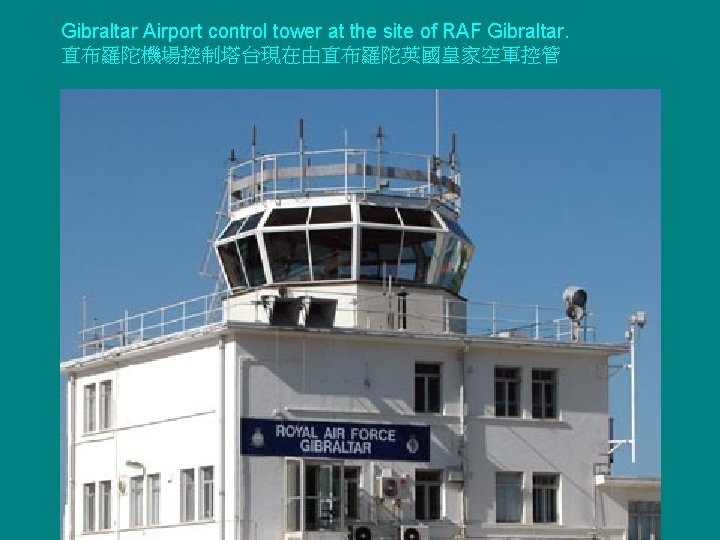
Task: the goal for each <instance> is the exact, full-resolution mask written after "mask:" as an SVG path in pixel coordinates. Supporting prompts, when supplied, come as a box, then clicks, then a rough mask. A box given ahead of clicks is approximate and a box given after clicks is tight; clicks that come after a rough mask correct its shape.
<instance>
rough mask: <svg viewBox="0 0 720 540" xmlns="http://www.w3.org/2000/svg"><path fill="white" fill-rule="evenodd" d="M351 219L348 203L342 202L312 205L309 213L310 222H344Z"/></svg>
mask: <svg viewBox="0 0 720 540" xmlns="http://www.w3.org/2000/svg"><path fill="white" fill-rule="evenodd" d="M347 221H352V216H351V215H350V205H349V204H343V205H337V206H313V209H312V213H311V214H310V223H311V224H317V223H344V222H347Z"/></svg>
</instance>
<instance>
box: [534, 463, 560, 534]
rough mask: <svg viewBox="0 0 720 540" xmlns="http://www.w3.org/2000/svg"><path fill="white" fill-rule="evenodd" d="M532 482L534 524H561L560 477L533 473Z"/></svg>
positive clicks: (553, 474) (554, 474)
mask: <svg viewBox="0 0 720 540" xmlns="http://www.w3.org/2000/svg"><path fill="white" fill-rule="evenodd" d="M540 480H542V481H543V482H540ZM532 482H533V484H532V488H533V489H532V502H533V523H560V475H559V474H558V473H533V477H532ZM548 503H550V504H548Z"/></svg>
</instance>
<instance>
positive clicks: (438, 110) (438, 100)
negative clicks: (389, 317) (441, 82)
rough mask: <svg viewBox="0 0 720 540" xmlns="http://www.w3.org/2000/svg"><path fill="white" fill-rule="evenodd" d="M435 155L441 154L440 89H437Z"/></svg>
mask: <svg viewBox="0 0 720 540" xmlns="http://www.w3.org/2000/svg"><path fill="white" fill-rule="evenodd" d="M435 155H436V156H439V155H440V90H438V89H435Z"/></svg>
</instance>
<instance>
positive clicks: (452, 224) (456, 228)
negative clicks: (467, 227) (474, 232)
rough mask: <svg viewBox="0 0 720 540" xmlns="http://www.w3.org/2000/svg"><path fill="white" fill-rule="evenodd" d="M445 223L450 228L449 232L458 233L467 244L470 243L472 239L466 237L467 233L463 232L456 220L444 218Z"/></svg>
mask: <svg viewBox="0 0 720 540" xmlns="http://www.w3.org/2000/svg"><path fill="white" fill-rule="evenodd" d="M445 224H446V225H447V227H448V229H450V231H451V232H453V233H455V234H456V235H458V236H459V237H460V238H462V239H463V240H465V241H466V242H467V243H468V244H472V240H470V238H468V235H467V234H465V231H464V230H463V229H462V227H461V226H460V225H459V224H458V223H457V221H452V220H450V219H446V220H445Z"/></svg>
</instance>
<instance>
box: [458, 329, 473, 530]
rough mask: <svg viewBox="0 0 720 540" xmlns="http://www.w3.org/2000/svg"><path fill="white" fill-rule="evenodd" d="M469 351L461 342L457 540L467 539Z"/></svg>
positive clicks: (459, 355) (466, 344)
mask: <svg viewBox="0 0 720 540" xmlns="http://www.w3.org/2000/svg"><path fill="white" fill-rule="evenodd" d="M469 350H470V345H469V344H468V343H467V342H465V341H464V342H463V347H462V349H460V350H459V351H458V360H460V437H461V441H462V449H461V452H462V455H461V456H460V457H461V464H462V471H463V483H462V488H461V495H462V497H461V499H460V536H459V538H461V539H465V538H467V501H466V497H465V485H466V484H467V478H465V475H466V474H468V460H467V455H468V452H467V404H466V403H465V355H466V354H467V352H468V351H469Z"/></svg>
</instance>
